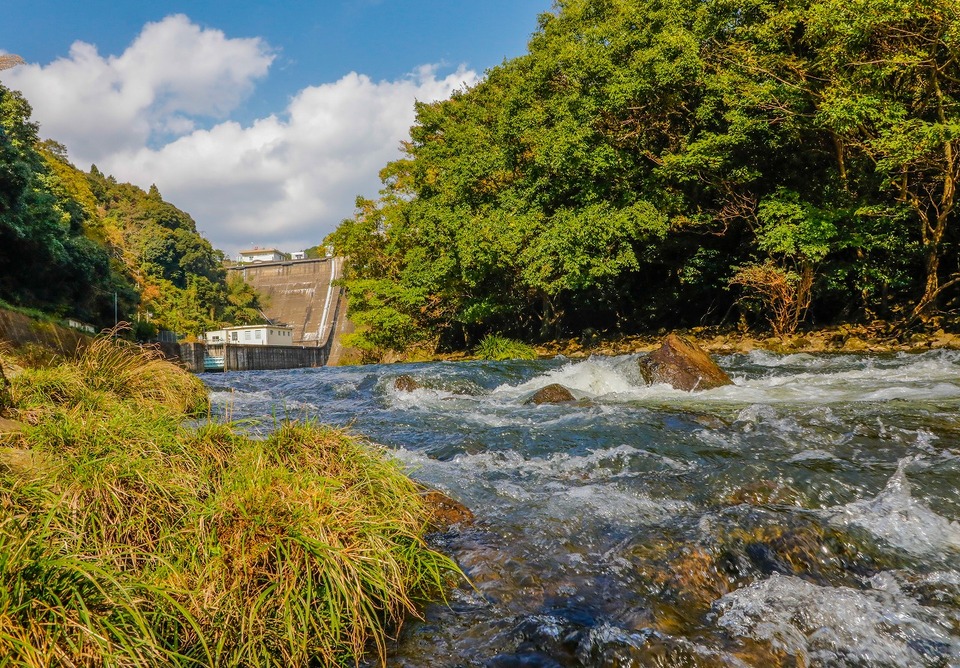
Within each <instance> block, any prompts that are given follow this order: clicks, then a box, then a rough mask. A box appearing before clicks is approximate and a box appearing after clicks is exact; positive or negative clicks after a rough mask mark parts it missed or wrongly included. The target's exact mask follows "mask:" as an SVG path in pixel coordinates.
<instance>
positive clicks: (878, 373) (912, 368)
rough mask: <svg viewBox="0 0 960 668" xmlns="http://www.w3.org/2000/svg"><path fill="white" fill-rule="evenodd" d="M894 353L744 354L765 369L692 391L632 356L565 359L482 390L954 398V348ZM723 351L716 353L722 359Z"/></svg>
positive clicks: (522, 394)
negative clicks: (645, 369) (645, 372)
mask: <svg viewBox="0 0 960 668" xmlns="http://www.w3.org/2000/svg"><path fill="white" fill-rule="evenodd" d="M955 352H956V351H950V352H948V353H936V354H928V353H925V354H920V355H916V354H915V355H901V356H898V357H896V358H887V359H884V360H882V361H878V360H877V359H876V358H873V357H869V356H850V355H843V356H833V357H830V356H814V355H807V354H796V355H776V354H774V353H768V352H754V353H750V355H749V356H748V359H749V360H750V362H752V363H754V364H755V365H758V366H762V367H763V368H767V369H769V372H768V373H766V374H765V375H763V376H762V377H746V376H743V375H739V376H737V377H735V378H734V385H727V386H724V387H719V388H715V389H712V390H705V391H698V392H684V391H682V390H675V389H673V388H672V387H670V386H668V385H663V384H657V385H646V384H644V382H643V380H642V378H641V376H640V373H639V370H638V368H637V360H638V359H639V356H636V355H626V356H620V357H591V358H589V359H587V360H584V361H576V362H568V363H566V364H564V365H563V366H561V367H560V368H558V369H553V370H551V371H547V372H545V373H543V374H541V375H539V376H537V377H535V378H532V379H531V380H528V381H526V382H524V383H520V384H519V385H510V384H503V385H501V386H499V387H497V388H496V389H495V390H493V392H492V393H491V395H490V397H491V398H493V399H495V400H498V401H501V402H511V401H512V402H516V401H517V400H522V399H524V398H526V397H528V396H529V395H531V394H533V393H534V392H536V391H537V390H539V389H540V388H542V387H545V386H546V385H549V384H552V383H559V384H560V385H563V386H564V387H566V388H568V389H569V390H570V391H571V392H572V394H573V395H574V396H575V397H576V398H578V399H583V398H587V399H596V400H601V401H604V402H610V403H622V402H645V401H654V402H656V403H663V402H669V403H679V404H690V403H693V404H707V405H709V404H716V403H721V404H730V403H733V404H743V403H746V404H776V403H812V404H819V405H824V404H836V403H848V402H860V401H870V402H884V401H896V400H916V401H923V400H960V354H954V353H955ZM730 359H731V358H721V359H720V361H721V363H730Z"/></svg>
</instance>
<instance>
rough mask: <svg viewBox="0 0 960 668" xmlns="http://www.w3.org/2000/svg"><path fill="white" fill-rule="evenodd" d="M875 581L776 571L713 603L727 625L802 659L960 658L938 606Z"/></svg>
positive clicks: (891, 661)
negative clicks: (853, 582) (835, 582)
mask: <svg viewBox="0 0 960 668" xmlns="http://www.w3.org/2000/svg"><path fill="white" fill-rule="evenodd" d="M872 584H876V585H878V586H879V588H875V589H868V590H864V591H858V590H855V589H851V588H849V587H823V586H818V585H815V584H812V583H810V582H807V581H806V580H802V579H800V578H797V577H793V576H785V575H776V574H775V575H773V576H771V577H770V578H768V579H766V580H761V581H758V582H755V583H753V584H751V585H749V586H747V587H744V588H742V589H738V590H737V591H734V592H731V593H729V594H727V595H725V596H723V597H722V598H720V599H719V600H718V601H717V602H716V603H714V610H715V611H716V612H717V613H719V615H720V617H719V620H718V623H719V625H720V626H722V627H724V628H726V629H727V630H728V631H730V632H732V633H734V634H736V635H739V636H746V637H750V638H754V639H758V640H765V641H768V642H770V643H771V644H772V645H773V647H774V648H776V649H780V650H783V651H786V652H789V653H792V654H795V655H797V656H799V657H800V658H801V659H802V660H803V661H804V665H815V666H837V665H847V663H848V661H849V663H851V664H853V665H858V666H874V665H879V666H898V667H900V666H902V667H903V668H911V667H913V666H918V665H923V664H924V663H925V662H926V661H929V660H930V659H931V658H935V659H936V660H940V659H946V660H950V659H954V660H956V659H960V646H958V643H957V641H956V640H955V639H954V638H952V637H951V636H950V633H949V620H947V619H946V618H944V616H943V615H942V613H941V612H940V611H938V610H936V609H931V608H927V607H924V606H921V605H920V604H919V603H917V602H916V601H914V600H912V599H910V598H908V597H905V596H904V595H903V594H902V593H901V592H900V590H899V588H898V587H896V586H895V585H894V586H890V584H889V582H888V581H887V580H886V579H883V578H880V579H877V578H875V579H874V582H872ZM931 655H932V656H931ZM936 665H942V664H940V663H937V664H936ZM949 665H953V664H952V663H951V664H949Z"/></svg>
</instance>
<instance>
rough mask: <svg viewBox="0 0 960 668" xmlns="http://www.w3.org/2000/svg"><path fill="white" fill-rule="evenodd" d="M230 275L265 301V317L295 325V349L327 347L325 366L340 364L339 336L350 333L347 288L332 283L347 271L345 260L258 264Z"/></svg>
mask: <svg viewBox="0 0 960 668" xmlns="http://www.w3.org/2000/svg"><path fill="white" fill-rule="evenodd" d="M229 271H235V272H238V273H240V274H241V275H242V276H243V278H244V280H245V281H246V282H247V283H250V284H251V285H253V287H255V288H256V289H257V290H258V291H260V293H262V294H263V295H265V296H266V297H267V300H268V304H267V306H266V308H264V315H266V316H267V317H268V318H270V320H272V321H273V322H276V323H283V324H286V325H290V326H291V327H293V344H294V346H302V347H316V348H323V349H325V350H326V355H325V356H324V357H325V363H326V364H327V365H336V364H337V363H338V362H339V359H340V355H341V352H342V347H341V345H340V336H341V335H342V334H344V333H348V332H349V331H351V330H352V327H351V325H350V323H349V322H348V321H347V317H346V310H347V304H346V298H345V295H344V292H343V288H342V287H340V286H338V285H334V284H333V283H334V281H336V280H337V279H338V278H340V277H341V275H342V273H343V258H339V257H327V258H321V259H315V260H283V261H279V262H257V263H253V264H245V265H241V266H236V267H230V268H229Z"/></svg>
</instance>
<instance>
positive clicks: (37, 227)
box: [0, 86, 262, 338]
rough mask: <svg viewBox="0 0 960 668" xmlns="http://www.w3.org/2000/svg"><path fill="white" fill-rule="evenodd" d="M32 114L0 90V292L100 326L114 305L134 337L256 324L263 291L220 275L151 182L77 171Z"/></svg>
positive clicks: (218, 265)
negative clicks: (144, 183)
mask: <svg viewBox="0 0 960 668" xmlns="http://www.w3.org/2000/svg"><path fill="white" fill-rule="evenodd" d="M30 115H31V109H30V105H29V103H28V102H27V101H26V99H24V97H23V96H22V95H21V94H20V93H18V92H16V91H12V90H9V89H7V88H5V87H3V86H0V299H2V300H4V301H6V302H8V303H9V304H12V305H14V306H23V307H30V308H35V309H39V310H42V311H46V312H52V313H54V314H57V315H60V316H70V317H74V318H78V319H80V320H83V321H86V322H89V323H91V324H94V325H96V326H98V327H106V326H112V325H113V324H114V308H115V302H116V311H117V315H118V316H119V319H121V320H132V321H134V324H135V327H136V329H137V334H138V335H139V336H140V337H141V338H149V337H150V336H152V335H153V334H155V333H156V330H157V329H167V330H171V331H174V332H177V333H179V334H187V335H197V334H200V333H202V332H203V331H204V330H206V329H213V328H216V326H218V325H220V324H221V323H224V322H231V323H251V322H260V321H261V319H262V316H261V314H260V306H261V304H260V302H259V299H260V298H259V295H258V294H257V293H256V292H255V291H254V290H253V288H252V287H251V286H249V285H248V284H245V283H243V281H242V280H241V279H240V278H239V277H235V278H233V279H231V280H230V281H228V280H227V276H226V272H225V270H224V269H223V260H224V255H223V253H222V252H220V251H218V250H215V249H214V248H213V247H212V246H211V245H210V243H209V242H208V241H207V240H206V239H204V238H203V237H202V236H200V234H198V232H197V228H196V224H195V222H194V221H193V219H192V218H191V217H190V216H189V215H187V214H186V213H184V212H183V211H181V210H179V209H177V208H176V207H175V206H173V205H172V204H170V203H168V202H165V201H164V200H163V198H162V197H161V196H160V193H159V191H158V190H157V188H156V187H151V188H150V190H149V192H144V191H143V190H142V189H140V188H138V187H136V186H133V185H130V184H126V183H118V182H117V181H116V179H114V178H113V177H112V176H105V175H104V174H102V173H101V172H100V170H98V169H97V168H96V166H93V167H91V170H90V172H89V173H84V172H82V171H80V170H78V169H77V168H76V167H74V166H73V165H71V164H70V163H69V161H68V160H67V154H66V149H65V148H64V147H63V146H62V145H60V144H58V143H56V142H55V141H51V140H47V141H43V142H42V141H40V139H39V135H38V127H37V125H36V124H35V123H33V122H31V121H30Z"/></svg>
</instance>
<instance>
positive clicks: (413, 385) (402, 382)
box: [393, 374, 420, 392]
mask: <svg viewBox="0 0 960 668" xmlns="http://www.w3.org/2000/svg"><path fill="white" fill-rule="evenodd" d="M393 387H394V389H396V390H399V391H401V392H413V391H414V390H416V389H418V388H419V387H420V383H418V382H417V381H416V380H415V379H414V377H413V376H409V375H407V374H404V375H402V376H397V379H396V380H394V381H393Z"/></svg>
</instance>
